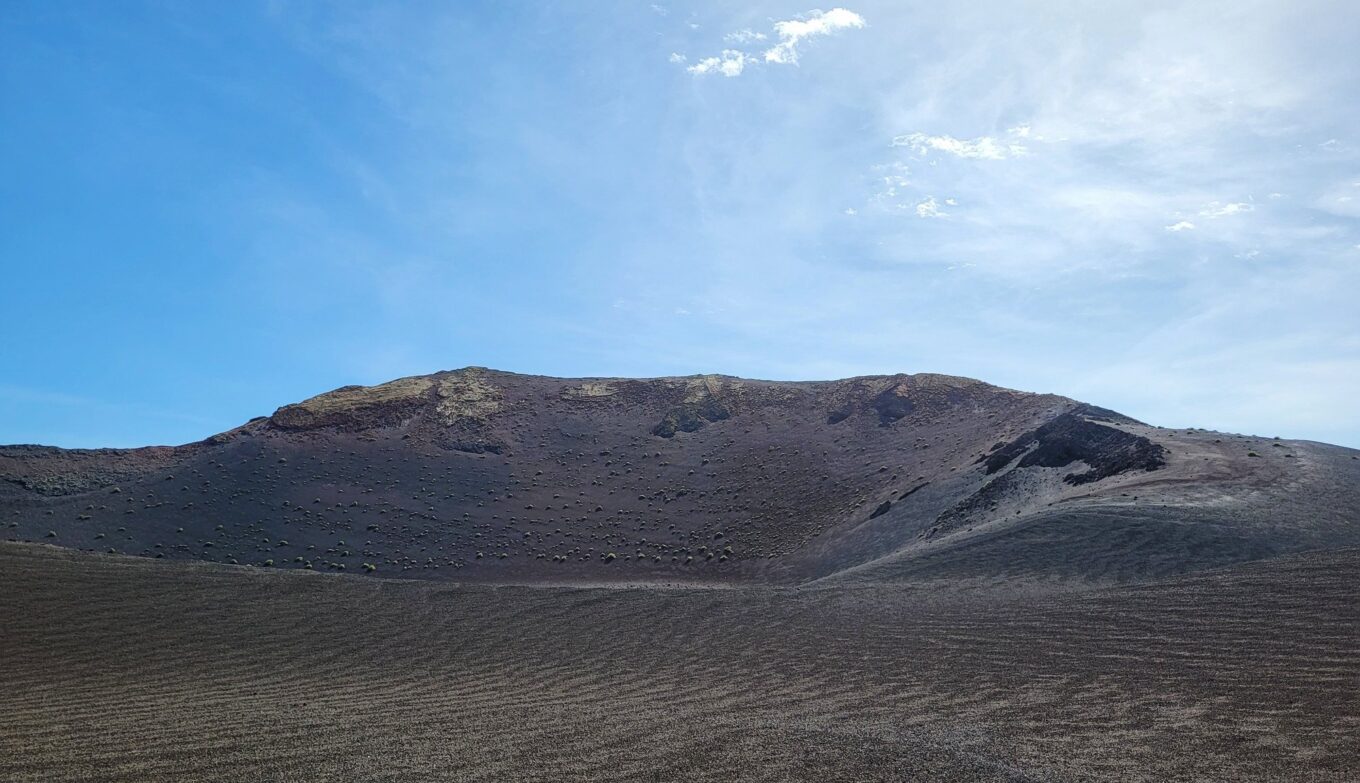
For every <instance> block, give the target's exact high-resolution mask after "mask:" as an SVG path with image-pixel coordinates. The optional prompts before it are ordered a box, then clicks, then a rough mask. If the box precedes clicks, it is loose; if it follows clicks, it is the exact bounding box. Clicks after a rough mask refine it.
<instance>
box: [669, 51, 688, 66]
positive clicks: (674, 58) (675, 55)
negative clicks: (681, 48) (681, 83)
mask: <svg viewBox="0 0 1360 783" xmlns="http://www.w3.org/2000/svg"><path fill="white" fill-rule="evenodd" d="M688 59H689V58H687V57H685V56H684V55H683V54H680V53H679V52H671V62H673V63H675V64H676V65H683V64H684V63H685V62H686V61H687V60H688Z"/></svg>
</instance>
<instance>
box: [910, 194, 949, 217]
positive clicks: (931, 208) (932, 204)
mask: <svg viewBox="0 0 1360 783" xmlns="http://www.w3.org/2000/svg"><path fill="white" fill-rule="evenodd" d="M950 200H951V199H946V201H950ZM948 216H949V213H948V212H941V211H940V202H938V201H936V200H935V197H934V196H926V198H925V199H924V200H922V201H920V202H917V204H916V217H922V218H940V217H948Z"/></svg>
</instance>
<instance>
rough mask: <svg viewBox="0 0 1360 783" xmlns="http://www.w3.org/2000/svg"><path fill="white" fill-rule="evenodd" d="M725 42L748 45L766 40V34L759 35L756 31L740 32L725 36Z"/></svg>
mask: <svg viewBox="0 0 1360 783" xmlns="http://www.w3.org/2000/svg"><path fill="white" fill-rule="evenodd" d="M723 40H724V41H727V42H728V43H735V44H746V43H751V42H752V41H763V40H765V34H764V33H757V32H755V31H754V30H738V31H736V32H735V33H728V34H727V35H724V36H723Z"/></svg>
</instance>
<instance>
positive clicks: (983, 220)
mask: <svg viewBox="0 0 1360 783" xmlns="http://www.w3.org/2000/svg"><path fill="white" fill-rule="evenodd" d="M845 1H846V2H847V5H845V6H844V7H838V6H822V10H817V8H816V7H815V6H810V5H807V4H799V3H792V2H751V3H731V2H722V3H678V2H674V3H671V2H661V3H657V4H652V3H650V2H639V3H624V2H620V3H540V4H528V3H514V2H488V3H470V2H464V3H418V2H412V3H401V4H396V3H392V4H369V3H342V2H324V3H323V2H315V3H310V2H288V1H287V0H277V1H276V2H258V3H256V2H239V3H217V4H210V3H192V2H183V3H179V2H164V1H162V2H149V3H136V2H121V3H94V2H89V3H64V2H52V1H45V2H22V1H14V2H7V3H5V4H4V5H3V6H2V7H0V272H3V278H0V279H3V281H4V282H3V286H0V306H2V307H3V310H2V311H0V312H3V319H4V320H3V323H4V325H3V331H0V442H6V443H13V442H37V443H50V444H55V445H62V446H104V445H108V446H132V445H144V444H155V443H181V442H187V441H191V440H197V439H199V438H202V437H205V436H207V435H209V434H212V433H214V432H217V431H221V430H225V429H228V428H230V427H232V426H235V425H236V424H239V423H241V422H242V421H244V420H246V419H248V418H250V417H252V416H257V415H262V414H268V413H270V412H271V411H273V410H274V409H275V408H276V407H278V406H279V405H282V404H285V403H288V402H292V401H296V400H298V399H301V398H304V397H307V396H310V395H312V394H316V393H319V392H321V391H325V390H328V389H331V388H334V387H337V386H341V385H345V384H350V383H365V384H367V383H377V382H381V381H384V380H388V379H391V378H395V377H399V376H403V375H410V374H417V373H425V372H431V371H435V370H439V369H450V368H456V367H461V366H465V365H485V366H491V367H496V368H501V369H508V370H514V371H518V372H527V373H542V374H551V375H568V376H576V375H630V376H652V375H672V374H688V373H697V372H721V373H729V374H733V375H743V376H748V377H761V378H776V379H812V378H833V377H843V376H849V375H858V374H869V373H891V372H921V371H931V372H943V373H950V374H957V375H966V376H971V377H977V378H982V379H984V380H987V381H990V382H993V383H998V384H1002V385H1006V386H1011V387H1015V388H1021V389H1026V390H1031V391H1050V392H1056V393H1060V394H1066V395H1069V396H1072V397H1076V398H1079V399H1083V400H1086V401H1090V402H1094V403H1097V404H1100V405H1103V406H1106V407H1111V408H1115V409H1117V410H1120V411H1123V412H1125V413H1128V414H1130V415H1133V416H1136V417H1138V418H1141V419H1144V420H1146V421H1149V422H1151V423H1154V424H1160V425H1164V426H1182V427H1183V426H1203V427H1210V428H1217V429H1224V430H1231V431H1243V432H1250V433H1256V434H1262V435H1276V434H1278V435H1281V436H1284V437H1301V438H1311V439H1317V440H1326V441H1331V442H1337V443H1343V444H1347V445H1351V446H1360V415H1358V414H1360V405H1358V404H1357V403H1356V399H1357V398H1358V397H1360V307H1358V306H1357V299H1358V298H1360V136H1358V135H1357V129H1360V59H1357V58H1356V57H1355V55H1354V51H1355V45H1356V42H1357V41H1360V9H1357V7H1356V6H1355V5H1354V4H1353V3H1348V2H1333V3H1310V2H1302V3H1300V2H1288V3H1285V2H1242V1H1241V0H1238V1H1237V2H1231V3H1227V2H1224V3H1219V2H1210V1H1208V0H1194V2H1180V3H1158V2H1138V3H1122V4H1121V3H1099V4H1093V3H1067V2H1054V1H1053V0H1047V1H1046V2H1034V3H1023V2H1020V3H1016V2H1007V3H996V2H981V3H970V4H964V5H962V6H961V5H960V4H941V3H912V2H858V1H856V2H853V3H852V2H851V0H845Z"/></svg>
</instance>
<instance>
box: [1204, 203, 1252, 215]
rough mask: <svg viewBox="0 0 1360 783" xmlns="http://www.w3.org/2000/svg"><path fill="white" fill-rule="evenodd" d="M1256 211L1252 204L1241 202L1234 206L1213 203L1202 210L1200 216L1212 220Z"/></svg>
mask: <svg viewBox="0 0 1360 783" xmlns="http://www.w3.org/2000/svg"><path fill="white" fill-rule="evenodd" d="M1254 209H1256V207H1254V206H1252V205H1251V204H1247V203H1244V202H1240V201H1239V202H1235V203H1232V204H1220V203H1218V202H1217V201H1213V202H1210V203H1209V205H1208V206H1206V207H1205V208H1204V209H1202V210H1200V213H1199V214H1200V217H1206V218H1210V219H1212V218H1221V217H1227V216H1229V215H1236V214H1237V213H1239V212H1251V211H1252V210H1254Z"/></svg>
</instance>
